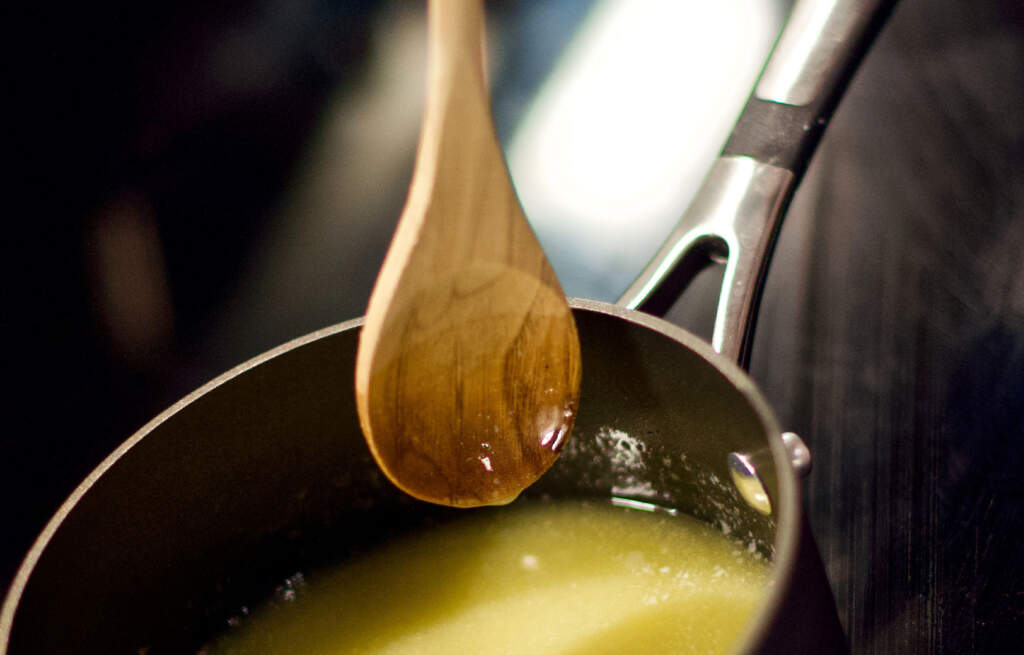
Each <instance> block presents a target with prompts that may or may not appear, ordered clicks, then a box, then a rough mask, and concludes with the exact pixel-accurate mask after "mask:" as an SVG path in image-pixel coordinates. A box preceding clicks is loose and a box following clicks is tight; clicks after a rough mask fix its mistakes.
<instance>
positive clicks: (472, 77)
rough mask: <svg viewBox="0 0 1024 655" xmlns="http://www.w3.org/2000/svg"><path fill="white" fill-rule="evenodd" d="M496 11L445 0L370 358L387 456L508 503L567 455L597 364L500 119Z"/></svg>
mask: <svg viewBox="0 0 1024 655" xmlns="http://www.w3.org/2000/svg"><path fill="white" fill-rule="evenodd" d="M483 25H484V23H483V8H482V6H481V4H480V2H479V0H434V1H432V2H431V3H430V4H429V10H428V29H429V39H428V43H429V50H428V77H427V101H426V109H425V113H424V119H423V127H422V131H421V135H420V144H419V150H418V153H417V159H416V170H415V173H414V175H413V180H412V184H411V186H410V189H409V196H408V199H407V201H406V206H405V209H404V210H403V212H402V216H401V219H400V220H399V224H398V227H397V229H396V231H395V235H394V237H393V239H392V242H391V246H390V248H389V250H388V253H387V256H386V257H385V260H384V264H383V266H382V267H381V270H380V273H379V275H378V278H377V283H376V286H375V287H374V290H373V294H372V295H371V297H370V303H369V307H368V308H367V312H366V323H365V325H364V327H363V330H362V333H361V335H360V343H359V352H358V355H357V359H356V384H355V387H356V406H357V409H358V411H359V419H360V423H361V425H362V429H363V434H364V435H365V436H366V440H367V443H368V444H369V446H370V450H371V452H372V453H373V455H374V457H375V459H376V460H377V463H378V464H379V465H380V467H381V469H382V470H383V471H384V473H385V474H386V475H387V476H388V478H390V479H391V481H392V482H394V483H395V484H396V485H397V486H398V487H399V488H401V489H402V490H404V491H405V492H407V493H409V494H410V495H412V496H414V497H416V498H419V499H421V500H426V501H430V502H434V503H440V504H445V505H452V506H457V507H472V506H478V505H494V504H504V503H507V502H509V501H511V500H513V499H514V498H515V497H516V496H517V495H518V494H519V492H520V491H522V490H523V489H524V488H525V487H527V486H529V485H530V484H531V483H532V482H534V481H535V480H536V479H537V478H538V477H540V475H541V474H543V473H544V471H546V470H547V469H548V468H549V467H550V466H551V464H553V463H554V461H555V459H556V458H557V457H558V453H559V452H560V450H561V449H562V447H563V446H564V445H565V442H566V440H567V439H568V437H569V433H570V431H571V429H572V424H573V419H574V418H575V412H576V407H577V405H578V401H579V380H580V368H581V367H580V349H579V339H578V337H577V334H576V325H575V323H574V321H573V318H572V313H571V310H570V309H569V306H568V303H567V302H566V299H565V294H564V293H563V291H562V288H561V286H560V285H559V283H558V280H557V278H556V276H555V273H554V271H553V270H552V268H551V266H550V264H549V263H548V261H547V258H546V257H545V256H544V253H543V251H542V250H541V247H540V244H539V243H538V242H537V239H536V237H535V235H534V234H533V231H532V230H531V229H530V226H529V224H528V223H527V222H526V219H525V217H524V216H523V212H522V208H521V207H520V205H519V202H518V200H517V198H516V195H515V191H514V190H513V188H512V184H511V182H510V180H509V176H508V170H507V168H506V166H505V161H504V158H503V157H502V153H501V149H500V146H499V144H498V140H497V136H496V134H495V131H494V126H493V123H492V119H491V113H490V101H489V96H488V89H487V85H486V82H485V76H484V68H483V33H484V30H483Z"/></svg>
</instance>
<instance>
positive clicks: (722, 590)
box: [200, 502, 769, 655]
mask: <svg viewBox="0 0 1024 655" xmlns="http://www.w3.org/2000/svg"><path fill="white" fill-rule="evenodd" d="M768 577H769V576H768V565H767V564H766V563H765V562H764V561H763V560H761V559H760V558H759V557H757V556H755V555H751V554H750V553H749V552H748V549H747V548H745V547H744V546H742V545H741V544H738V543H736V542H733V541H730V540H728V539H727V538H726V537H725V536H723V535H722V534H721V533H719V532H717V531H715V530H713V529H711V528H708V527H707V526H705V525H704V524H702V523H699V522H697V521H696V520H694V519H691V518H688V517H680V516H669V515H667V514H648V513H644V512H637V511H631V510H625V509H621V508H615V507H610V506H606V505H595V504H584V503H569V502H561V503H551V504H533V505H525V506H523V507H516V506H511V507H508V508H503V509H495V510H484V511H482V512H474V513H473V514H472V515H467V518H466V519H465V520H460V521H457V522H456V523H454V524H452V525H449V526H445V527H442V528H439V529H437V530H435V531H433V532H430V533H427V534H422V535H417V536H415V537H413V538H410V539H408V540H406V541H403V542H399V543H394V544H392V545H390V546H388V547H387V548H385V549H382V550H381V551H379V552H377V553H375V554H373V555H371V556H368V557H366V558H364V559H361V560H358V561H353V562H349V563H346V564H344V565H342V566H341V567H339V568H337V569H334V570H326V571H323V572H321V573H320V574H319V575H317V576H310V578H309V579H307V580H305V581H303V582H301V583H300V584H298V585H297V587H296V588H295V589H294V597H293V598H291V596H292V595H293V594H292V593H291V592H290V591H289V593H288V594H286V596H287V597H289V598H287V599H281V598H279V599H278V600H277V601H275V602H274V603H272V604H271V605H270V606H268V607H266V608H263V609H261V610H258V611H256V612H255V613H254V614H253V615H252V616H249V617H247V618H246V619H245V620H244V621H242V623H241V624H240V625H239V626H238V627H236V628H234V629H233V630H232V631H231V632H229V633H228V634H227V635H225V636H224V637H222V638H221V639H220V640H219V641H217V642H215V643H213V644H210V645H208V646H207V647H206V648H204V649H203V650H202V651H200V652H202V653H205V654H207V655H221V654H225V653H246V654H247V653H260V654H262V655H278V654H284V653H296V654H298V653H302V654H304V655H311V654H316V655H326V654H332V655H333V654H343V653H345V654H347V653H360V654H364V653H373V654H381V655H383V654H388V655H392V654H394V655H398V654H400V653H401V654H404V653H417V654H430V653H445V654H450V653H454V654H456V655H470V654H475V653H489V654H490V653H496V654H505V653H507V654H513V653H524V654H525V653H529V654H531V655H536V654H539V653H562V654H573V655H577V654H578V655H594V654H598V653H617V654H618V653H644V654H645V655H652V654H655V653H728V652H730V650H731V649H732V648H733V647H734V646H735V645H736V644H737V642H738V640H739V639H740V637H741V636H742V632H743V628H744V627H745V625H746V623H747V621H748V620H749V619H750V618H751V617H752V615H753V613H754V610H755V609H756V607H757V603H758V601H759V599H761V598H762V597H763V596H764V595H765V588H766V585H767V584H768Z"/></svg>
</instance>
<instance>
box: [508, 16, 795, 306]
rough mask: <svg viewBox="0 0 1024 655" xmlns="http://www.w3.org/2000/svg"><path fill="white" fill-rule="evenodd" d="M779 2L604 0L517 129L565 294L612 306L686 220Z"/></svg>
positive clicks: (515, 141)
mask: <svg viewBox="0 0 1024 655" xmlns="http://www.w3.org/2000/svg"><path fill="white" fill-rule="evenodd" d="M785 15H786V6H785V4H784V3H778V2H765V1H764V0H721V1H719V2H676V1H672V0H664V1H660V2H656V1H653V0H652V1H647V2H628V1H626V0H604V1H602V2H599V3H598V4H597V5H596V6H595V7H594V8H593V9H592V11H591V13H590V15H589V16H588V18H587V20H586V21H585V23H584V24H583V26H582V28H581V29H580V30H579V32H578V33H577V35H576V36H575V37H574V39H573V41H572V42H571V44H570V45H569V47H568V48H567V49H566V51H565V53H564V55H563V56H562V57H561V59H560V61H559V62H558V64H557V66H556V67H555V69H554V70H553V71H552V73H551V74H550V76H549V77H548V79H547V81H546V82H545V84H544V85H543V87H542V88H541V90H540V92H539V93H538V94H537V96H536V98H535V100H534V101H533V103H532V105H531V106H530V107H529V108H528V110H527V111H526V113H525V115H524V116H523V117H522V119H521V122H520V123H519V124H518V126H517V128H516V129H515V131H514V133H513V134H512V136H511V139H510V141H509V144H508V160H509V167H510V169H511V171H512V176H513V178H514V180H515V184H516V189H517V191H518V193H519V195H520V199H521V201H522V203H523V206H524V208H525V209H526V214H527V216H528V217H529V218H530V221H531V223H533V225H534V228H535V230H536V231H537V232H538V234H539V236H540V239H541V241H542V244H543V245H544V247H545V249H546V250H547V252H548V254H549V257H551V259H552V261H553V264H554V267H555V270H556V272H557V273H558V275H559V277H560V279H561V280H562V283H563V286H564V287H565V289H566V293H568V294H569V295H574V296H582V297H589V298H599V299H602V300H615V299H616V298H617V297H618V295H619V294H620V293H621V292H622V291H624V290H625V288H626V287H627V286H628V285H629V283H630V282H631V281H632V279H633V278H634V277H635V276H636V275H637V273H639V271H640V269H641V268H642V267H643V265H644V264H645V263H646V261H647V260H648V259H649V258H650V257H651V256H652V255H653V254H654V252H655V250H657V247H658V246H659V245H660V244H661V242H662V241H663V240H664V238H665V237H666V236H667V235H668V233H669V231H670V230H671V228H672V226H673V225H674V224H675V222H676V221H677V220H678V219H679V217H680V216H681V215H682V213H683V211H684V210H685V208H686V205H687V204H688V202H689V200H690V198H691V197H692V195H693V193H694V192H695V191H696V189H697V187H698V185H699V184H700V182H701V180H702V178H703V176H704V174H705V173H706V171H707V170H708V168H709V167H710V164H711V162H712V160H713V159H714V157H715V156H716V155H717V154H718V152H719V151H720V150H721V147H722V145H723V143H724V142H725V139H726V137H727V135H728V133H729V130H730V129H731V127H732V125H733V123H734V122H735V120H736V118H737V116H738V115H739V112H740V109H741V108H742V106H743V103H744V101H745V100H746V98H747V96H748V94H749V92H750V89H751V88H752V87H753V84H754V82H755V80H756V79H757V74H758V72H759V71H760V68H761V67H762V66H763V64H764V61H765V58H766V57H767V54H768V52H769V51H770V49H771V46H772V44H773V42H774V40H775V38H776V36H777V34H778V32H779V29H780V28H781V25H782V21H783V20H784V18H785Z"/></svg>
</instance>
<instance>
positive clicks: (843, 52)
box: [618, 0, 896, 368]
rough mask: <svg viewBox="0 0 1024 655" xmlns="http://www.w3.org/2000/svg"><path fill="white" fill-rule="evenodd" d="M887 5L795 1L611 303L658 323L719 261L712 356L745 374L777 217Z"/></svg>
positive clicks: (887, 0) (877, 0) (886, 1)
mask: <svg viewBox="0 0 1024 655" xmlns="http://www.w3.org/2000/svg"><path fill="white" fill-rule="evenodd" d="M895 4H896V0H797V2H796V4H795V5H794V7H793V10H792V12H791V14H790V17H789V20H788V21H787V23H786V27H785V29H784V30H783V32H782V35H781V36H780V37H779V40H778V41H777V42H776V45H775V48H774V50H773V51H772V54H771V56H770V57H769V59H768V62H767V64H766V65H765V67H764V70H763V71H762V73H761V77H760V79H759V80H758V83H757V86H756V88H755V90H754V93H753V94H752V95H751V97H750V99H749V100H748V101H747V104H746V106H745V107H744V108H743V112H742V113H741V114H740V117H739V119H738V120H737V122H736V126H735V127H734V128H733V131H732V133H731V135H730V136H729V139H728V141H727V142H726V144H725V147H724V148H723V150H722V154H721V155H720V156H719V158H718V159H717V160H716V161H715V163H714V165H713V166H712V168H711V171H710V172H709V174H708V176H707V177H706V178H705V180H704V183H703V185H702V186H701V188H700V189H699V190H698V192H697V195H696V196H695V198H694V200H693V202H692V203H691V204H690V206H689V208H688V209H687V211H686V213H685V214H684V216H683V218H682V220H680V222H679V223H678V224H677V225H676V227H675V229H674V230H673V231H672V234H671V235H670V236H669V238H668V240H667V241H666V242H665V244H664V245H663V246H662V247H661V249H660V250H659V251H658V253H657V254H656V255H655V256H654V259H653V260H652V261H651V262H650V264H648V265H647V268H645V269H644V270H643V272H642V273H641V274H640V276H639V277H638V278H637V279H636V281H635V282H633V284H632V285H631V286H630V288H629V289H627V290H626V292H625V294H623V296H622V297H621V298H620V299H619V301H618V304H620V305H623V306H626V307H629V308H631V309H639V310H641V311H645V312H648V313H651V314H656V315H663V314H664V313H665V312H666V311H668V309H669V307H671V305H672V304H673V303H674V302H675V300H676V299H677V298H678V297H679V295H680V294H681V293H682V292H683V291H684V290H685V288H686V286H687V285H688V284H689V282H690V281H691V280H692V279H693V278H694V276H696V274H697V273H699V272H700V271H701V270H702V269H703V268H704V267H706V266H707V265H709V264H710V263H712V262H715V261H725V275H724V278H723V281H722V290H721V294H720V296H719V301H718V312H717V315H716V317H715V327H714V333H713V335H712V340H711V345H712V347H713V348H714V349H715V350H716V351H717V352H719V353H720V354H722V355H725V356H726V357H729V358H730V359H732V360H733V361H736V362H738V363H739V364H740V366H743V367H744V368H746V366H747V364H748V363H749V358H750V346H751V342H752V341H753V334H754V325H755V323H756V319H757V307H758V303H759V300H760V296H761V291H762V289H763V287H764V279H765V275H766V273H767V270H768V262H769V260H770V259H771V254H772V250H773V249H774V246H775V241H776V239H777V237H778V231H779V227H780V226H781V224H782V217H783V215H784V214H785V210H786V208H787V206H788V205H789V200H790V198H792V195H793V192H794V190H795V189H796V187H797V184H798V183H799V181H800V179H801V178H802V177H803V173H804V170H805V169H806V167H807V164H808V162H809V161H810V159H811V155H812V154H813V153H814V149H815V148H816V147H817V145H818V142H819V141H820V139H821V135H822V133H823V132H824V129H825V126H826V125H827V123H828V121H829V119H830V118H831V116H832V113H833V111H834V110H835V107H836V105H837V104H838V102H839V99H840V97H841V96H842V94H843V92H844V91H845V90H846V86H847V84H848V82H849V80H850V77H851V76H852V75H853V72H854V71H855V69H856V68H857V66H858V65H859V64H860V61H861V59H862V58H863V56H864V53H865V52H866V51H867V49H868V47H869V46H870V44H871V41H872V40H873V39H874V36H875V35H876V34H877V33H878V31H879V29H881V26H882V24H883V23H884V22H885V19H886V18H887V17H888V15H889V13H890V12H891V10H892V8H893V6H894V5H895Z"/></svg>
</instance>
